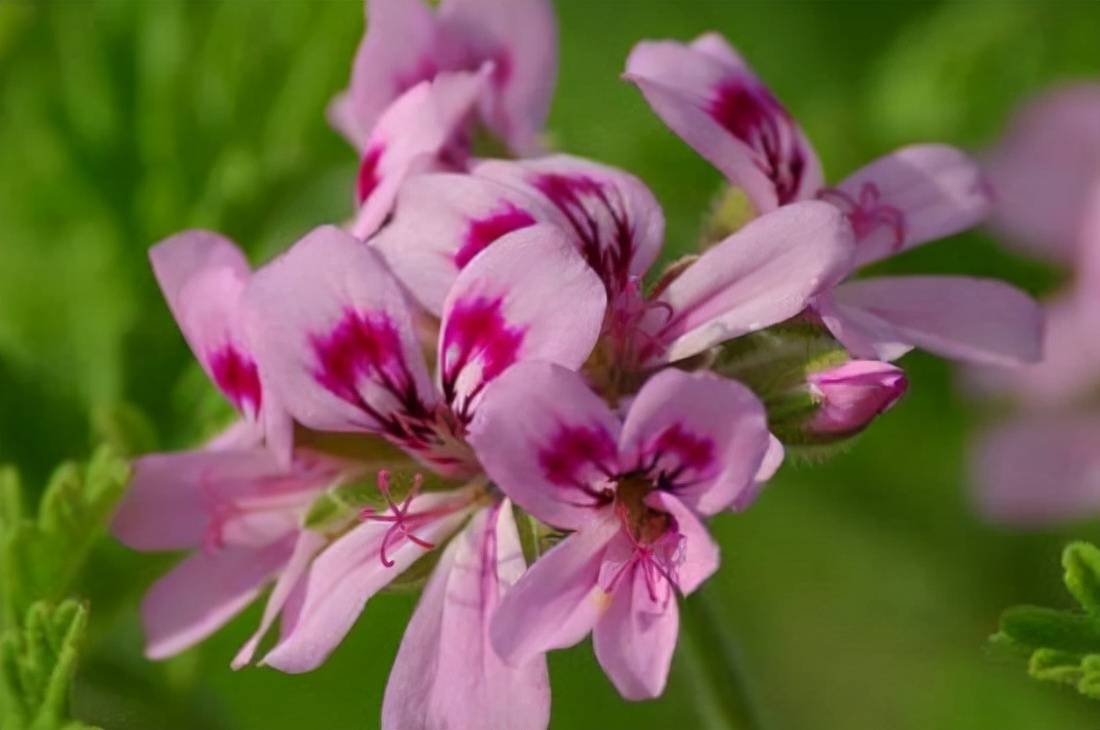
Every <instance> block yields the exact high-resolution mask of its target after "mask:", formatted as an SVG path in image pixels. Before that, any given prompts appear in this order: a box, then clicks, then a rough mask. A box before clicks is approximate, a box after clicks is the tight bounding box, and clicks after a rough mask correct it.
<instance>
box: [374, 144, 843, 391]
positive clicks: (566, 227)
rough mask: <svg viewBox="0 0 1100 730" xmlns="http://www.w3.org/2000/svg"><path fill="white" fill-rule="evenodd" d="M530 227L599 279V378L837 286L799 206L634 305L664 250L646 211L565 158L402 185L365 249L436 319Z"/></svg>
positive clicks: (684, 350) (659, 217)
mask: <svg viewBox="0 0 1100 730" xmlns="http://www.w3.org/2000/svg"><path fill="white" fill-rule="evenodd" d="M536 223H545V224H551V225H553V226H555V227H556V228H557V229H558V230H559V231H561V232H562V234H563V236H564V237H565V239H566V240H567V241H568V242H569V243H570V244H571V245H572V246H573V248H575V249H576V250H577V251H579V252H580V253H581V254H582V255H583V257H584V259H585V260H586V261H587V262H588V264H589V265H590V266H591V268H592V269H593V270H594V271H596V273H597V274H599V276H600V279H601V280H602V281H603V285H604V288H605V289H606V292H607V297H608V313H607V318H606V321H605V323H604V335H605V337H604V341H605V342H606V343H607V345H608V348H609V349H610V350H611V358H610V359H611V361H612V365H613V366H614V367H615V368H618V369H621V370H627V371H631V372H633V371H636V370H640V369H646V368H651V367H654V366H658V365H661V364H663V363H666V362H673V361H677V360H682V359H684V358H687V357H690V356H692V355H695V354H698V353H700V352H702V351H704V350H706V349H707V348H709V347H712V346H713V345H716V344H718V343H720V342H723V341H725V340H729V339H732V338H734V337H738V336H740V335H743V334H746V333H748V332H752V331H755V330H758V329H762V328H764V327H767V326H768V325H771V324H775V323H776V322H780V321H782V320H785V319H788V318H790V317H792V316H794V315H796V314H798V313H799V312H800V311H802V310H803V309H804V308H805V307H806V305H807V304H808V302H810V301H811V299H812V298H813V297H814V296H815V295H816V294H818V293H819V292H820V291H822V290H824V289H827V288H828V287H829V286H830V285H831V284H832V283H834V282H835V281H836V280H837V278H838V276H840V275H843V273H845V272H847V270H848V260H849V258H850V256H851V250H852V249H851V230H850V226H849V225H848V224H847V223H846V221H845V220H844V216H843V215H842V214H840V212H839V211H837V210H836V209H835V208H834V207H833V206H830V205H827V204H824V203H821V202H816V201H807V202H802V203H799V204H797V205H792V206H790V207H787V208H784V209H782V210H779V211H776V212H774V213H773V214H770V215H767V216H763V217H761V218H760V219H759V220H757V221H754V222H753V223H752V224H751V225H749V226H746V227H745V228H744V229H743V230H741V231H738V232H737V233H736V234H734V235H733V236H730V237H729V238H728V239H726V240H725V241H722V242H721V243H719V244H717V245H716V246H714V247H713V248H711V249H710V250H708V251H707V252H706V253H705V254H703V256H702V257H701V258H700V259H699V260H698V261H697V262H696V263H695V264H694V265H692V266H690V267H689V268H687V269H686V270H685V271H684V272H683V273H681V274H680V275H679V276H678V277H676V278H675V279H674V280H672V281H671V283H668V282H666V283H665V286H663V288H661V289H660V290H659V291H654V292H652V293H651V294H649V295H648V296H647V295H645V294H644V293H643V292H642V277H643V276H644V274H645V273H646V271H647V270H648V269H649V267H650V265H651V264H652V263H653V261H654V260H655V259H656V258H657V256H658V254H659V252H660V247H661V244H662V242H663V236H664V216H663V214H662V213H661V209H660V207H659V206H658V205H657V201H656V200H655V199H654V198H653V195H652V193H650V192H649V190H648V189H647V188H646V187H645V185H644V184H643V183H642V182H641V181H640V180H638V179H637V178H635V177H634V176H633V175H629V174H627V173H625V172H622V171H620V170H616V169H614V168H611V167H607V166H604V165H599V164H596V163H593V162H588V161H585V160H580V159H577V158H572V157H566V156H555V157H547V158H541V159H536V160H528V161H521V162H505V161H490V162H485V163H482V164H480V165H477V166H475V167H474V168H473V170H472V171H471V174H469V175H454V174H429V175H423V176H419V177H417V178H415V179H412V180H409V182H408V183H407V184H406V185H405V186H404V187H403V188H402V190H401V192H400V194H399V195H398V200H397V205H396V209H395V214H394V219H393V221H392V223H390V224H389V225H388V226H387V227H386V228H385V229H384V230H383V231H382V232H381V233H379V234H378V235H377V236H376V237H375V238H374V239H372V241H371V244H372V245H373V246H374V247H375V248H376V249H377V250H378V251H379V252H380V253H381V254H382V255H383V256H384V257H385V258H386V260H387V261H388V262H389V264H390V266H391V267H392V268H393V270H394V272H395V274H396V275H397V276H398V277H399V278H400V279H401V281H402V282H403V283H404V284H405V285H406V286H407V287H408V289H409V291H410V292H412V294H413V296H415V297H416V298H417V300H418V301H419V303H420V304H421V305H422V306H423V307H424V308H425V309H427V310H428V311H429V312H432V313H438V312H439V311H440V306H441V304H442V294H441V292H445V291H447V290H448V289H449V287H450V286H451V284H452V282H454V281H456V280H458V279H459V278H460V277H461V276H462V274H463V273H464V270H465V267H467V266H473V265H474V264H475V263H476V262H477V260H478V258H477V257H478V253H479V252H481V251H486V250H488V251H492V250H493V249H495V248H496V245H497V244H495V243H494V242H496V241H497V240H498V239H500V238H501V237H502V236H504V235H505V234H508V233H509V232H511V231H515V230H517V229H523V228H526V227H528V226H532V225H535V224H536ZM482 255H484V254H482ZM532 263H534V261H533V260H532Z"/></svg>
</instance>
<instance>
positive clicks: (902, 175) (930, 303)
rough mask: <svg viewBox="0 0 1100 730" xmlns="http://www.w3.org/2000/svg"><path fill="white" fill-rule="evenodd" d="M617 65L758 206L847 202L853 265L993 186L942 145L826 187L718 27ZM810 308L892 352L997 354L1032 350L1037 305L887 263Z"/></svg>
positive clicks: (926, 234) (1003, 360) (809, 153)
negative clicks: (877, 274)
mask: <svg viewBox="0 0 1100 730" xmlns="http://www.w3.org/2000/svg"><path fill="white" fill-rule="evenodd" d="M625 77H626V78H627V79H628V80H630V81H632V82H633V83H635V84H636V85H637V86H638V88H639V89H641V91H642V93H643V94H644V95H645V97H646V100H647V101H648V102H649V103H650V105H651V106H652V108H653V110H654V111H655V112H656V113H657V114H658V116H660V117H661V119H663V120H664V121H665V123H666V124H668V126H669V127H670V128H671V129H672V130H673V131H675V132H676V133H677V134H679V135H680V136H681V137H682V138H683V139H684V140H685V141H686V142H687V143H688V144H690V145H691V146H692V147H693V148H694V149H695V150H696V151H697V152H699V154H701V155H702V156H703V157H705V158H706V159H707V160H708V161H710V162H711V163H712V164H713V165H715V167H717V168H718V169H719V170H721V171H722V172H723V173H724V174H725V175H726V177H727V178H728V179H729V181H730V182H731V183H732V184H734V185H736V186H738V187H740V188H741V189H743V190H744V191H745V194H746V195H747V196H748V198H749V200H750V201H751V202H752V204H753V205H754V206H755V208H756V209H757V211H758V212H760V213H766V212H767V211H771V210H774V209H776V208H777V207H780V206H786V205H790V204H793V203H795V202H796V201H799V200H806V199H810V198H819V199H821V200H825V201H827V202H829V203H831V204H833V205H836V206H837V207H838V208H839V209H840V210H842V211H843V212H844V213H845V215H846V216H847V218H848V220H849V222H850V223H851V225H852V228H853V230H854V233H855V237H856V253H855V257H854V259H853V260H852V262H851V265H850V269H849V271H847V272H845V273H846V274H847V273H851V272H852V271H854V270H855V269H856V268H858V267H860V266H863V265H866V264H869V263H873V262H875V261H879V260H881V259H884V258H888V257H890V256H893V255H894V254H896V253H898V252H900V251H903V250H906V249H909V248H912V247H914V246H917V245H920V244H922V243H925V242H927V241H931V240H935V239H938V238H942V237H944V236H948V235H951V234H953V233H956V232H958V231H961V230H963V229H965V228H969V227H970V226H972V225H974V224H976V223H977V222H979V221H980V220H981V219H982V218H983V217H984V216H985V215H986V213H987V211H988V208H989V198H990V195H989V191H988V186H987V185H986V183H985V181H984V179H983V176H982V174H981V171H980V169H979V167H978V165H977V164H976V163H975V162H973V161H972V160H971V159H969V158H968V157H967V156H966V155H965V154H963V153H962V152H960V151H958V150H956V149H954V148H952V147H947V146H944V145H915V146H911V147H905V148H902V149H900V150H897V151H896V152H893V153H891V154H889V155H887V156H885V157H882V158H880V159H878V160H876V161H874V162H872V163H871V164H869V165H867V166H866V167H864V168H862V169H861V170H858V171H856V172H855V173H853V174H852V175H850V176H849V177H848V178H846V179H845V180H844V181H843V182H841V183H840V184H839V185H837V186H836V187H833V188H827V187H825V183H824V177H823V175H822V171H821V164H820V162H819V161H818V158H817V155H816V153H815V152H814V150H813V148H812V147H811V146H810V143H809V141H808V140H807V138H806V136H805V134H803V132H802V130H801V129H800V128H799V126H798V124H797V123H796V122H795V121H794V119H793V118H792V117H791V115H790V114H789V113H788V112H787V110H786V109H785V108H784V107H783V106H782V105H781V104H780V103H779V101H778V100H777V99H776V98H775V96H774V95H773V94H772V93H771V91H770V90H769V89H768V88H767V87H766V86H764V85H763V83H762V82H761V81H760V80H759V79H758V78H757V77H756V75H755V74H754V73H753V72H752V71H751V70H750V69H749V67H748V66H747V65H746V64H745V62H744V61H743V60H742V59H741V57H740V56H739V55H738V54H737V52H736V51H735V50H734V49H733V48H732V47H730V45H729V44H728V43H727V42H726V41H725V40H724V39H723V38H721V37H720V36H718V35H716V34H713V33H711V34H707V35H703V36H701V37H699V38H697V39H696V40H695V41H693V42H692V43H690V44H683V43H679V42H675V41H647V42H643V43H639V44H638V45H637V46H635V48H634V50H633V52H632V53H631V54H630V58H629V59H628V60H627V70H626V74H625ZM813 309H814V310H815V311H816V312H817V313H818V314H819V315H820V317H821V319H822V321H823V322H824V324H825V325H826V326H827V327H828V328H829V329H830V331H832V333H833V334H834V335H835V336H836V337H837V339H838V340H840V341H841V343H843V344H844V346H845V347H846V348H848V350H849V351H850V352H851V353H852V354H853V355H854V356H856V357H860V358H872V359H884V360H893V359H896V358H897V357H900V356H901V355H903V354H904V353H905V352H907V351H908V350H910V349H912V348H913V347H914V346H919V347H922V348H924V349H927V350H929V351H931V352H934V353H937V354H940V355H943V356H946V357H954V358H959V359H964V360H972V361H977V362H986V363H995V364H1019V363H1023V362H1034V361H1035V360H1037V359H1038V358H1039V340H1040V315H1039V312H1038V309H1037V308H1036V306H1035V304H1034V303H1033V302H1032V301H1031V299H1030V298H1028V297H1027V296H1025V295H1024V294H1023V293H1021V292H1019V291H1018V290H1016V289H1014V288H1012V287H1010V286H1007V285H1005V284H1002V283H1000V282H996V281H987V280H980V279H972V278H969V277H961V276H905V277H883V278H876V279H867V280H858V281H851V282H847V283H845V284H842V285H840V286H837V287H836V288H835V289H833V290H832V291H831V292H826V293H823V294H822V295H821V296H819V297H818V298H817V299H816V301H815V302H814V303H813Z"/></svg>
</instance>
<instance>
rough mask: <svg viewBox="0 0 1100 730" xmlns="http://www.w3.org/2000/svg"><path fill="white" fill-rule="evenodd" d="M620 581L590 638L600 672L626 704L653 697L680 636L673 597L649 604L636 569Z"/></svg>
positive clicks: (661, 687)
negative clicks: (629, 701)
mask: <svg viewBox="0 0 1100 730" xmlns="http://www.w3.org/2000/svg"><path fill="white" fill-rule="evenodd" d="M628 571H629V573H627V574H625V575H623V576H622V578H621V579H620V580H619V583H618V585H617V586H616V588H615V591H614V593H613V594H612V595H611V602H610V605H609V606H608V608H607V612H606V613H604V614H603V615H602V616H601V617H600V619H599V621H597V622H596V627H595V629H594V630H593V633H592V643H593V648H594V649H595V650H596V658H597V659H598V660H599V662H600V666H601V667H603V670H604V671H605V672H606V673H607V676H608V678H609V679H611V682H612V683H613V684H614V685H615V689H617V690H619V694H621V695H622V696H623V697H624V698H626V699H628V700H645V699H651V698H653V697H658V696H660V694H661V693H662V692H664V689H665V682H666V681H667V680H668V670H669V666H670V665H671V664H672V654H673V652H674V651H675V649H676V638H677V635H678V634H679V631H680V613H679V608H678V607H677V605H676V595H675V594H674V593H673V592H672V591H668V592H667V594H666V595H665V596H664V597H663V598H664V600H661V598H658V600H654V599H653V598H652V597H651V596H650V595H649V587H648V585H647V581H646V578H645V576H644V573H643V570H642V569H641V566H640V565H639V564H637V563H636V564H634V565H633V566H632V567H630V568H628Z"/></svg>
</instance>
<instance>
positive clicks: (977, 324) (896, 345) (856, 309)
mask: <svg viewBox="0 0 1100 730" xmlns="http://www.w3.org/2000/svg"><path fill="white" fill-rule="evenodd" d="M821 314H822V319H823V320H824V322H825V324H826V326H827V327H829V329H830V330H831V331H832V332H833V334H834V335H836V336H837V339H839V340H840V341H841V342H842V343H843V344H844V345H845V347H848V348H849V350H850V351H851V352H852V354H853V355H856V356H857V357H864V358H869V359H880V360H893V359H895V358H897V357H900V356H901V355H902V354H904V353H905V352H906V351H907V350H908V348H910V347H913V346H916V347H920V348H922V349H925V350H928V351H929V352H932V353H934V354H937V355H941V356H943V357H948V358H952V359H957V360H966V361H969V362H978V363H986V364H991V365H1020V364H1025V363H1032V362H1037V361H1038V360H1039V358H1040V357H1041V354H1042V313H1041V311H1040V309H1039V306H1038V305H1037V304H1036V303H1035V301H1033V300H1032V299H1031V297H1029V296H1028V295H1026V294H1024V293H1023V292H1022V291H1020V290H1019V289H1016V288H1015V287H1012V286H1009V285H1008V284H1004V283H1002V282H999V281H993V280H989V279H973V278H970V277H965V276H897V277H878V278H875V279H865V280H860V281H853V282H848V283H846V284H843V285H841V286H839V287H837V288H836V290H835V291H834V292H833V301H832V305H831V307H829V306H827V307H825V308H824V311H822V312H821Z"/></svg>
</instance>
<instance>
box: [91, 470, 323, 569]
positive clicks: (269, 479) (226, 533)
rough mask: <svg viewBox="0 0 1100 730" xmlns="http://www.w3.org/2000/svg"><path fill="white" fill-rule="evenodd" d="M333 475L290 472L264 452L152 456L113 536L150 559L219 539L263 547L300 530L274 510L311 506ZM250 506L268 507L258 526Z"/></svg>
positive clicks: (139, 474) (118, 514)
mask: <svg viewBox="0 0 1100 730" xmlns="http://www.w3.org/2000/svg"><path fill="white" fill-rule="evenodd" d="M334 473H335V472H334V471H332V470H330V469H329V468H327V467H325V466H324V465H321V464H318V465H316V466H311V467H307V466H300V467H298V468H295V469H292V470H287V469H285V468H284V467H282V466H281V465H280V464H279V463H277V462H276V460H275V459H274V458H273V457H272V455H271V454H270V453H268V452H267V451H265V450H262V449H253V450H247V451H184V452H179V453H168V454H150V455H148V456H143V457H141V458H139V459H137V460H136V461H135V462H134V475H133V479H132V481H131V483H130V488H129V490H128V491H127V493H126V496H125V497H124V498H123V500H122V503H121V504H120V505H119V507H118V511H117V512H116V513H115V516H114V520H113V521H112V523H111V531H112V533H113V534H114V535H115V536H116V537H117V538H118V539H119V540H121V541H122V542H123V543H125V544H126V545H127V546H129V547H131V548H133V549H135V550H143V551H153V550H180V549H184V548H193V547H199V546H200V545H203V544H204V543H205V542H209V541H210V539H211V537H212V536H216V537H217V540H215V542H228V543H230V544H236V545H242V544H250V545H254V546H255V545H263V544H266V543H268V542H271V541H272V540H274V539H278V538H281V537H282V536H283V535H284V534H286V532H287V529H279V528H285V527H286V526H287V525H288V523H289V526H290V528H293V526H294V522H295V519H294V517H293V516H289V517H287V516H286V515H285V514H283V513H282V512H280V511H279V510H273V509H269V508H270V507H271V506H273V505H275V504H280V503H283V502H286V501H287V499H288V498H289V499H290V503H291V504H293V503H295V502H301V501H304V500H308V498H309V494H310V493H311V491H313V490H315V489H317V488H320V487H321V486H323V485H324V484H326V483H327V482H328V481H331V479H332V478H333V476H334ZM265 500H266V504H264V502H265ZM249 503H258V504H260V505H261V506H262V507H263V509H262V510H261V514H259V515H257V516H256V518H255V519H250V515H248V513H247V504H249ZM242 505H244V506H242ZM222 508H227V509H222ZM227 528H228V529H227Z"/></svg>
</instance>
